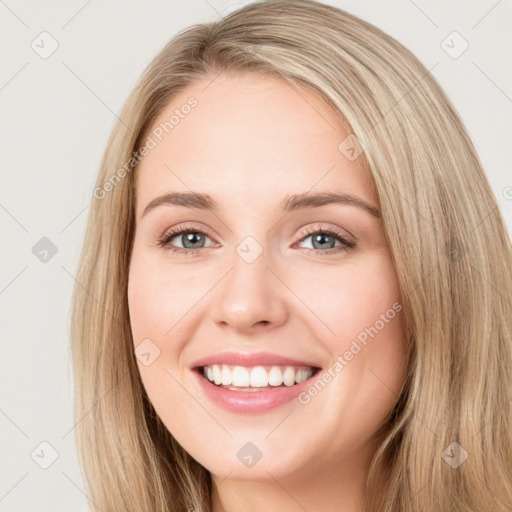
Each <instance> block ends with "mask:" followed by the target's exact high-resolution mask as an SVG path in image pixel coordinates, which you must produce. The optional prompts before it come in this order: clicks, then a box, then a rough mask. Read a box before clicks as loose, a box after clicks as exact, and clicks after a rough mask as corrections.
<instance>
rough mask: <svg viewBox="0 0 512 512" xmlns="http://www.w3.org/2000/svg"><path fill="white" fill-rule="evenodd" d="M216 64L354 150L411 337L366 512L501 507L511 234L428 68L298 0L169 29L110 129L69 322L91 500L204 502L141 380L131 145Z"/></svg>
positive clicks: (356, 22) (504, 503) (387, 41)
mask: <svg viewBox="0 0 512 512" xmlns="http://www.w3.org/2000/svg"><path fill="white" fill-rule="evenodd" d="M224 71H229V72H237V71H244V72H245V71H250V72H254V73H260V74H265V75H268V76H273V77H280V78H282V79H283V80H286V81H287V82H288V83H290V84H292V85H293V86H294V87H296V89H297V91H299V92H300V91H301V90H303V89H304V88H307V89H308V90H310V91H313V92H315V93H316V94H318V95H320V96H321V97H322V98H323V99H324V100H325V102H326V103H327V104H328V105H330V106H331V108H332V109H333V110H334V111H335V112H337V113H338V114H339V118H340V121H341V122H342V123H343V125H344V127H345V128H346V129H347V131H348V133H350V134H354V135H355V136H356V137H357V139H358V140H359V141H360V142H361V143H362V147H364V152H363V153H362V155H361V158H362V159H364V160H363V161H364V163H365V165H366V166H367V168H368V169H369V171H370V173H371V176H372V177H373V183H374V186H375V190H376V192H377V195H378V199H379V206H380V209H381V212H382V218H383V224H384V229H385V233H386V237H387V242H388V246H389V250H390V253H391V255H392V258H393V262H394V265H395V269H396V274H397V279H398V283H399V288H400V293H401V297H402V304H403V308H404V315H405V316H404V320H405V329H406V336H407V339H408V340H409V343H410V347H411V348H410V351H409V354H408V357H409V360H408V374H407V379H406V385H405V386H404V388H403V391H402V393H401V394H400V396H399V397H397V401H396V405H395V407H394V409H393V411H392V412H391V413H390V415H389V418H388V419H387V421H386V423H385V424H384V425H382V428H381V430H380V431H379V433H378V434H379V441H380V444H379V447H378V449H377V451H376V453H375V455H374V457H373V459H372V464H371V469H370V473H369V477H368V482H367V492H366V500H367V510H368V511H369V512H410V511H411V510H415V511H416V512H463V511H464V512H469V511H473V512H475V511H482V510H485V511H486V512H494V511H509V510H510V509H511V508H512V481H511V480H512V476H511V475H512V434H511V425H512V418H511V400H512V380H511V378H512V377H511V376H512V332H511V329H512V279H511V277H512V248H511V244H510V239H509V236H508V234H507V231H506V229H505V226H504V222H503V220H502V217H501V215H500V212H499V209H498V207H497V203H496V200H495V198H494V196H493V193H492V191H491V188H490V186H489V183H488V181H487V178H486V176H485V174H484V171H483V169H482V165H481V163H480V161H479V158H478V156H477V154H476V151H475V148H474V146H473V144H472V142H471V140H470V138H469V136H468V134H467V131H466V129H465V128H464V126H463V123H462V121H461V119H460V117H459V115H458V114H457V112H456V110H455V108H454V107H453V105H452V103H451V102H450V100H449V99H448V98H447V96H446V95H445V94H444V93H443V91H442V90H441V88H440V86H439V85H438V83H437V81H436V80H435V78H434V77H433V76H432V74H431V73H430V72H429V71H428V70H427V69H426V68H425V67H424V66H423V65H422V64H421V63H420V62H419V60H418V59H417V58H416V57H414V56H413V55H412V54H411V53H410V52H409V51H408V50H407V49H406V48H404V47H403V46H402V45H401V44H399V43H398V42H397V41H395V40H394V39H393V38H391V37H390V36H388V35H386V34H385V33H383V32H382V31H380V30H379V29H377V28H376V27H374V26H372V25H371V24H369V23H366V22H364V21H362V20H360V19H358V18H357V17H355V16H353V15H351V14H349V13H347V12H344V11H342V10H340V9H337V8H334V7H330V6H327V5H323V4H321V3H318V2H315V1H311V0H295V1H292V0H268V1H262V2H255V3H252V4H249V5H247V6H245V7H243V8H242V9H239V10H238V11H236V12H233V13H231V14H230V15H228V16H227V17H225V18H223V19H220V20H219V21H216V22H211V23H208V24H200V25H195V26H192V27H190V28H188V29H186V30H184V31H182V32H180V33H179V34H178V35H177V36H175V37H174V38H173V39H172V40H171V41H170V42H169V43H168V44H167V45H166V46H165V47H164V48H163V50H162V51H161V52H160V53H159V54H158V55H157V56H156V57H155V58H154V59H153V60H152V62H151V63H150V64H149V66H148V67H147V69H146V70H145V71H144V73H143V75H142V77H141V78H140V80H139V82H138V84H137V85H136V87H135V88H134V90H133V92H132V93H131V94H130V96H129V98H128V99H127V101H126V103H125V105H124V108H123V110H122V112H121V114H120V118H121V120H120V121H118V122H117V124H116V125H115V126H114V128H113V131H112V133H111V136H110V139H109V141H108V144H107V147H106V150H105V152H104V155H103V158H102V162H101V166H100V169H99V174H98V178H97V183H96V188H95V190H94V197H93V198H92V202H91V208H90V212H89V218H88V224H87V230H86V235H85V240H84V244H83V249H82V253H81V258H80V261H79V267H78V273H77V276H76V285H75V289H74V295H73V310H72V326H71V338H72V354H73V364H74V375H75V419H76V422H77V426H76V441H77V447H78V451H79V457H80V462H81V464H82V468H83V472H84V476H85V482H86V486H87V492H88V496H89V498H90V501H91V502H92V503H93V504H94V505H95V506H97V507H98V509H100V510H102V511H103V512H106V511H108V512H121V511H126V510H130V511H134V512H136V511H138V512H148V511H154V512H168V511H183V510H188V509H191V508H195V509H196V510H198V511H199V510H200V511H210V510H211V490H212V481H211V478H210V475H209V472H208V471H207V470H206V469H205V468H204V467H203V466H201V465H200V464H199V463H198V462H197V461H195V460H194V459H192V457H191V456H189V455H188V454H187V453H186V452H185V451H184V449H183V448H182V447H181V446H180V445H179V444H178V443H177V442H176V441H175V440H174V438H173V437H172V435H171V434H170V433H169V432H168V431H167V429H166V428H165V427H164V426H163V424H162V422H161V421H160V419H159V418H158V415H157V414H156V412H155V410H154V409H153V407H152V405H151V403H150V402H149V400H148V398H147V396H146V394H145V391H144V388H143V385H142V382H141V379H140V376H139V373H138V368H137V364H136V359H135V357H134V350H133V342H132V338H131V331H130V322H129V310H128V301H127V276H128V270H129V264H130V254H131V248H132V243H133V234H134V227H135V217H134V205H135V187H134V183H135V174H136V172H137V163H138V161H139V160H138V158H139V153H138V150H139V148H140V147H141V146H142V145H143V144H144V143H145V141H146V140H147V136H148V133H149V130H150V129H151V127H152V123H153V122H154V120H155V119H156V118H157V116H158V115H159V113H160V112H161V111H162V109H163V108H164V107H165V106H167V105H168V103H169V102H170V101H171V100H172V99H173V98H174V96H175V95H176V94H177V93H178V92H180V91H183V90H184V89H186V88H187V86H189V85H191V84H193V83H195V82H197V81H198V80H204V79H210V80H213V79H214V78H215V77H216V76H217V75H218V74H219V73H221V72H224ZM184 122H186V121H184ZM340 142H341V141H340ZM340 428H341V426H340ZM378 482H384V485H383V486H382V485H381V486H380V487H378V485H377V483H378ZM379 485H380V484H379ZM377 490H378V492H377Z"/></svg>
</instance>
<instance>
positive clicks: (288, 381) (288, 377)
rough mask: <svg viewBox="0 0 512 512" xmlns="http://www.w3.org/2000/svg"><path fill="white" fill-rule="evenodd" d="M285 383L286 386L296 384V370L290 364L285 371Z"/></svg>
mask: <svg viewBox="0 0 512 512" xmlns="http://www.w3.org/2000/svg"><path fill="white" fill-rule="evenodd" d="M283 383H284V385H285V386H293V385H294V384H295V370H294V369H293V368H292V367H291V366H288V367H287V368H286V370H285V371H284V373H283Z"/></svg>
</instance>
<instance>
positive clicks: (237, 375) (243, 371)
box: [213, 364, 250, 388]
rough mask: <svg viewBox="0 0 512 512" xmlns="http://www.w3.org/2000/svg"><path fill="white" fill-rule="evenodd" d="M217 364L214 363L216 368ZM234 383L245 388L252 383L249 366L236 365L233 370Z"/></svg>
mask: <svg viewBox="0 0 512 512" xmlns="http://www.w3.org/2000/svg"><path fill="white" fill-rule="evenodd" d="M216 366H217V365H215V364H214V365H213V367H214V368H215V367H216ZM231 375H232V380H231V382H232V384H233V386H238V387H240V388H244V387H247V386H249V385H250V377H249V372H248V371H247V368H244V367H243V366H235V367H234V368H233V372H232V374H231Z"/></svg>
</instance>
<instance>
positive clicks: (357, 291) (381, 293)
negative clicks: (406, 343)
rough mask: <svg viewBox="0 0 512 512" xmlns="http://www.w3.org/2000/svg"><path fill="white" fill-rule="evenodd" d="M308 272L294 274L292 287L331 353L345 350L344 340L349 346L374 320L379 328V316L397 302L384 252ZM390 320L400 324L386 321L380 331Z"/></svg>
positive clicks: (393, 276) (398, 327) (396, 327)
mask: <svg viewBox="0 0 512 512" xmlns="http://www.w3.org/2000/svg"><path fill="white" fill-rule="evenodd" d="M309 274H310V275H312V276H314V277H312V278H310V279H304V275H298V276H297V278H296V280H295V282H294V283H293V289H294V291H295V292H296V293H297V296H298V297H300V298H302V300H303V302H304V303H305V304H306V306H307V309H308V310H309V311H310V312H311V325H317V326H318V327H317V328H316V329H315V331H316V332H317V333H318V340H319V341H321V342H322V343H323V344H324V345H325V346H326V348H328V350H329V352H330V353H331V354H333V355H334V354H337V353H339V352H340V350H346V349H347V348H348V346H346V345H347V343H348V345H350V341H351V340H352V339H354V338H356V337H357V336H359V335H361V337H362V338H364V334H361V333H364V332H365V329H366V328H370V327H371V326H374V324H375V323H376V322H378V324H377V327H380V326H381V325H382V321H381V320H380V318H381V315H382V314H385V313H386V312H387V311H388V310H389V309H390V308H392V306H393V304H395V303H399V301H400V293H399V289H398V283H397V279H396V274H395V271H394V268H393V265H392V262H391V260H390V257H389V255H388V254H387V253H384V252H375V253H371V254H368V255H367V256H365V257H360V258H358V259H357V260H356V259H354V260H353V262H349V261H347V263H346V264H344V265H339V266H334V265H333V266H332V267H329V268H326V269H323V270H322V272H316V273H312V272H310V273H309ZM306 275H307V273H306ZM305 311H307V310H305ZM391 314H392V315H393V312H392V313H391ZM393 316H394V315H393ZM392 323H393V324H400V322H390V323H388V324H386V329H384V330H386V331H388V332H389V331H390V330H391V328H390V326H391V324H392ZM393 329H394V330H395V332H396V333H397V334H398V333H400V331H401V325H394V326H393ZM379 330H380V329H379Z"/></svg>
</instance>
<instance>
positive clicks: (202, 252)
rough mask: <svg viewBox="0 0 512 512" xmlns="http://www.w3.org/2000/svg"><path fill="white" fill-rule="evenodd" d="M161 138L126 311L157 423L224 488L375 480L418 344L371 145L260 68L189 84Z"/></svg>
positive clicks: (159, 129)
mask: <svg viewBox="0 0 512 512" xmlns="http://www.w3.org/2000/svg"><path fill="white" fill-rule="evenodd" d="M192 97H193V99H191V98H192ZM186 105H189V107H186ZM172 116H174V117H172ZM165 123H167V124H165ZM152 128H153V130H152V132H151V133H150V136H151V137H152V139H153V142H154V144H153V143H152V142H148V144H147V147H148V148H149V149H148V151H149V152H148V153H147V154H146V156H145V157H144V158H143V160H142V162H141V164H140V166H139V168H138V170H137V183H136V195H137V201H136V203H137V204H136V233H135V240H134V246H133V253H132V257H131V264H130V274H129V285H128V300H129V308H130V319H131V328H132V333H133V340H134V346H135V347H134V348H135V353H136V355H137V361H138V363H137V364H138V366H139V370H140V374H141V377H142V381H143V383H144V386H145V389H146V391H147V394H148V396H149V398H150V400H151V402H152V404H153V405H154V407H155V409H156V411H157V413H158V415H159V416H160V418H161V419H162V421H163V423H164V424H165V425H166V427H167V428H168V430H169V431H170V432H171V433H172V435H173V436H174V437H175V438H176V439H177V441H178V442H179V443H180V444H181V445H182V446H183V447H184V448H185V449H186V450H187V451H188V452H189V453H190V454H191V455H192V457H194V458H195V459H196V460H197V461H199V462H200V463H201V464H202V465H203V466H205V467H206V468H207V469H208V470H209V471H211V472H212V474H213V475H214V476H217V477H218V478H219V479H221V478H224V477H225V476H227V475H230V478H235V479H239V480H243V479H250V480H265V479H271V478H279V479H280V481H281V482H283V481H284V480H286V479H287V478H293V477H297V478H298V477H301V478H309V477H310V476H311V475H313V474H314V475H319V474H324V476H325V478H328V475H329V476H332V477H333V478H338V477H339V472H338V468H342V467H345V468H347V467H348V468H349V473H350V474H352V475H355V474H359V472H362V471H365V470H366V469H367V465H368V460H369V458H370V457H371V453H372V452H373V450H374V448H375V446H374V444H373V441H372V440H371V437H372V435H373V434H374V433H375V431H376V430H377V428H378V427H379V425H381V423H382V422H383V421H384V420H385V418H386V416H387V415H388V414H389V412H390V411H391V410H392V408H393V406H394V404H395V402H396V398H397V395H398V393H399V391H400V388H401V386H402V383H403V380H404V375H405V368H406V344H405V338H404V329H403V318H402V315H403V313H402V312H400V309H401V305H400V297H399V290H398V286H397V280H396V275H395V272H394V267H393V263H392V260H391V257H390V253H389V250H388V247H387V245H386V239H385V234H384V229H383V226H382V223H381V220H380V218H379V217H378V213H377V215H376V214H375V213H376V212H375V211H373V209H375V210H377V208H378V203H377V198H376V196H375V195H374V193H373V189H372V182H371V180H370V178H369V174H368V172H367V171H366V169H365V168H364V166H363V160H362V158H357V154H358V150H359V148H358V147H357V145H356V146H354V143H353V142H354V141H353V140H352V139H347V136H348V135H349V134H348V133H347V132H346V131H345V130H344V129H343V127H342V125H341V124H340V122H339V120H338V118H337V116H336V115H335V113H334V112H333V111H332V110H330V109H329V107H328V106H327V105H326V104H324V103H323V102H322V101H321V100H320V99H319V97H317V96H316V95H314V94H313V93H312V92H310V91H304V90H303V91H300V92H298V91H297V90H296V89H294V88H293V87H292V86H290V85H288V84H286V83H285V82H284V81H281V80H280V79H277V78H269V77H263V76H260V75H257V74H251V73H247V74H223V75H221V76H218V77H217V78H216V79H215V80H213V81H212V77H210V78H209V79H207V80H204V81H202V82H201V83H197V84H196V85H194V86H191V87H189V88H188V89H186V90H184V91H183V92H182V93H180V94H179V95H178V96H177V97H175V98H174V99H173V101H172V103H171V104H169V105H168V107H167V108H166V109H165V111H164V112H162V114H161V115H160V117H159V118H158V119H157V120H156V122H155V123H154V125H153V127H152ZM159 139H161V140H159ZM153 146H155V147H153ZM169 194H187V196H186V197H185V196H183V197H181V199H180V196H178V195H174V196H168V197H166V196H167V195H169ZM322 194H323V195H322ZM326 194H340V195H343V196H345V199H343V196H340V197H341V198H342V199H340V200H339V201H338V202H334V201H329V202H325V201H324V200H322V198H324V199H325V198H327V199H329V197H328V196H327V195H326ZM196 195H197V197H196ZM317 195H318V196H317ZM205 196H208V198H207V200H205ZM315 197H316V199H315ZM333 197H334V196H332V197H331V199H332V198H333ZM347 197H349V199H347ZM308 198H309V199H308ZM350 198H356V199H355V200H354V201H352V200H350ZM148 205H149V206H148ZM364 205H369V206H368V208H366V207H365V206H364ZM180 230H182V231H183V232H184V233H182V234H178V231H180ZM160 241H161V243H160ZM185 251H186V252H185ZM318 369H320V370H318ZM313 372H317V373H314V374H313ZM208 377H209V378H210V379H213V380H214V382H210V380H209V379H208ZM283 381H284V382H283ZM230 383H231V384H230ZM344 463H345V464H344ZM340 471H341V469H340Z"/></svg>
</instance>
